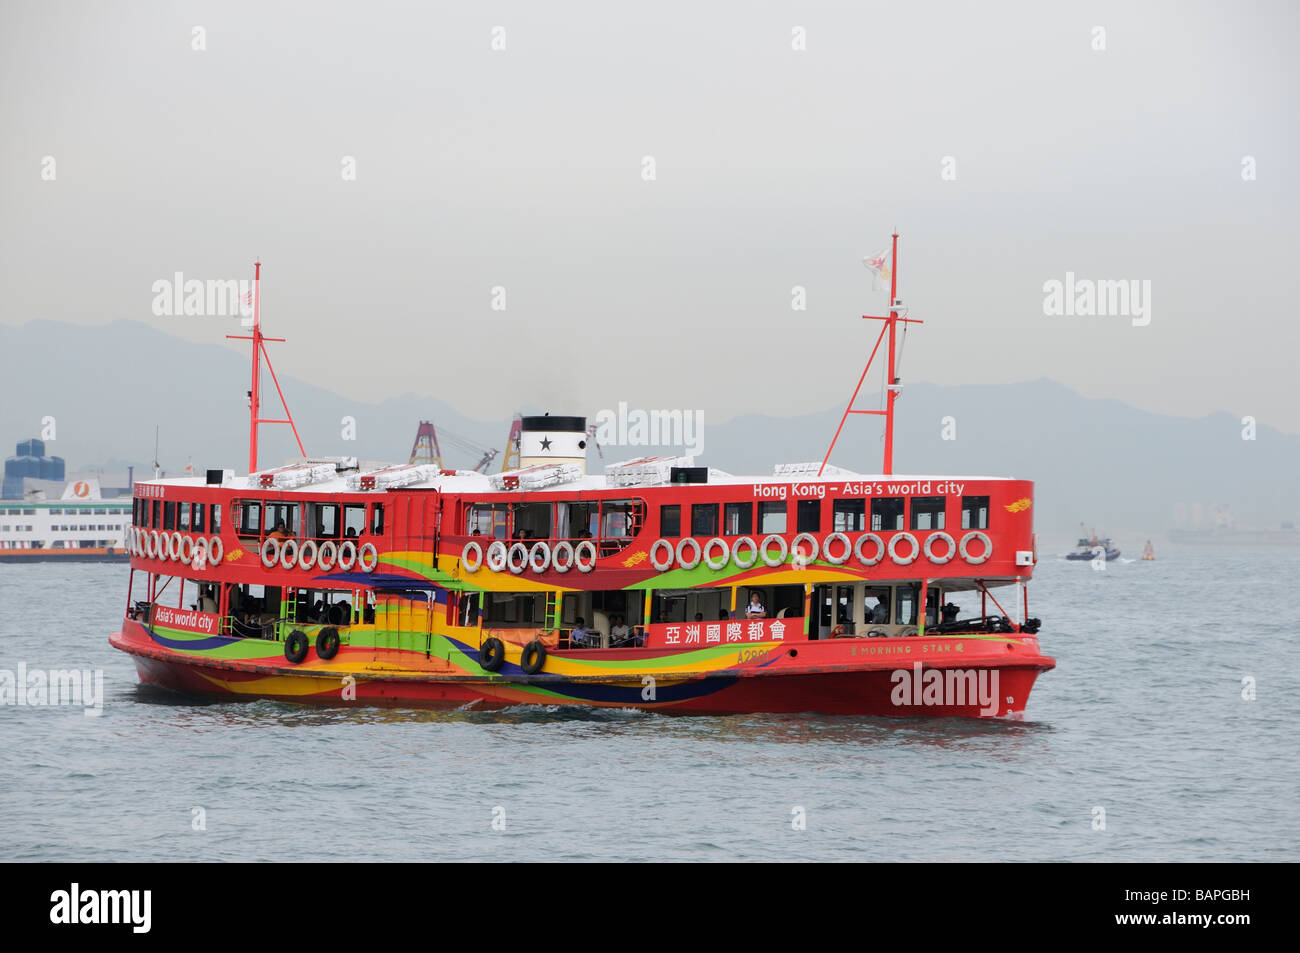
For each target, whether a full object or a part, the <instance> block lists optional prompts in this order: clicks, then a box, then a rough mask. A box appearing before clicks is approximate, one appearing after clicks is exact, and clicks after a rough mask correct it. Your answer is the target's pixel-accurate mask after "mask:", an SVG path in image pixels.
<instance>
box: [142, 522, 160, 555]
mask: <svg viewBox="0 0 1300 953" xmlns="http://www.w3.org/2000/svg"><path fill="white" fill-rule="evenodd" d="M144 548H145V555H146V556H148V557H149V558H150V559H157V558H158V531H157V530H156V529H151V530H149V536H148V537H147V538H146V540H145V546H144Z"/></svg>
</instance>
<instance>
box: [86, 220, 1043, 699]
mask: <svg viewBox="0 0 1300 953" xmlns="http://www.w3.org/2000/svg"><path fill="white" fill-rule="evenodd" d="M897 257H898V236H897V235H895V236H894V243H893V251H892V257H891V262H892V264H893V265H894V269H893V271H892V275H891V284H890V307H889V310H888V314H887V315H884V316H879V317H876V316H864V317H870V318H872V319H874V320H879V321H881V322H883V323H882V326H881V329H880V336H879V337H878V338H877V339H876V347H875V349H874V350H873V351H872V353H871V357H869V358H868V361H867V366H866V368H864V370H863V374H862V377H861V378H860V379H859V381H858V387H857V389H855V390H854V392H853V396H852V397H851V398H850V400H849V403H848V406H847V408H846V409H845V412H844V415H843V417H842V419H841V421H840V428H839V430H837V432H836V434H835V438H834V439H833V440H832V441H831V446H830V448H829V449H828V450H827V453H826V456H825V458H824V459H823V460H822V461H820V462H815V461H814V462H809V463H792V464H781V465H777V466H775V468H774V470H773V472H772V473H770V474H766V475H760V476H735V475H731V474H728V473H725V472H722V471H720V470H717V469H714V468H712V467H704V466H697V465H696V464H695V461H694V459H693V458H691V457H680V458H670V457H639V458H634V459H629V460H624V461H620V462H617V463H611V464H609V465H606V466H604V467H603V473H601V474H593V473H589V472H587V462H588V461H587V445H588V441H589V434H588V428H587V425H586V420H585V419H584V418H583V417H577V416H550V415H542V416H525V417H524V418H523V420H522V423H521V427H520V432H519V456H518V460H517V465H516V466H513V467H512V469H509V470H506V471H504V472H501V473H495V474H485V473H480V472H476V471H466V470H456V469H447V468H441V467H436V466H431V465H427V464H412V463H408V464H397V465H390V466H379V465H371V464H364V463H361V462H359V461H357V460H355V459H352V458H345V457H333V458H311V457H308V456H307V455H306V454H305V453H304V454H303V459H301V460H299V461H296V462H293V463H290V464H286V465H284V466H278V467H271V468H265V469H259V467H258V464H257V432H258V425H259V424H261V423H267V422H271V421H269V420H268V419H266V418H262V417H260V416H259V413H260V412H259V399H258V398H259V392H258V375H259V367H260V360H261V355H262V354H264V353H265V348H264V346H263V344H262V341H263V340H264V339H263V338H262V336H261V331H260V300H259V299H260V292H259V291H255V298H254V309H253V317H252V319H251V322H252V323H251V329H252V331H251V334H250V335H248V339H251V340H252V342H253V388H252V390H251V391H250V393H249V397H250V428H249V429H250V454H249V467H248V470H249V472H248V474H247V475H236V474H235V472H234V471H233V470H229V469H223V470H210V471H208V472H207V474H206V476H205V477H204V478H192V479H186V478H181V479H166V480H151V481H143V482H139V483H137V484H136V486H135V496H134V506H133V510H132V527H131V532H130V539H129V544H130V550H131V566H130V571H129V575H128V580H127V587H126V588H127V598H126V609H125V613H124V618H123V621H122V625H121V628H120V631H118V632H115V633H113V634H112V635H111V636H110V642H111V644H112V645H113V646H115V647H116V648H118V649H120V650H122V651H124V652H127V653H129V654H130V655H131V656H132V657H133V659H134V662H135V665H136V668H137V670H138V672H139V677H140V679H141V681H142V682H144V683H148V684H152V685H157V686H161V687H164V688H167V689H172V690H175V691H178V692H181V693H186V694H192V695H205V696H221V697H226V698H275V699H282V700H290V701H297V702H311V703H321V704H335V705H348V704H370V705H385V706H410V707H433V708H484V709H499V708H504V707H509V706H517V705H541V706H591V707H597V708H630V709H640V710H649V711H660V712H665V713H677V714H692V715H706V714H733V713H751V712H781V713H784V712H790V713H794V712H814V713H823V714H831V715H880V716H898V715H902V716H918V715H919V716H970V717H1008V716H1010V717H1019V716H1022V715H1023V712H1024V710H1025V706H1026V704H1027V702H1028V699H1029V694H1030V690H1031V689H1032V687H1033V685H1034V683H1035V680H1036V679H1037V677H1038V676H1039V674H1041V673H1043V672H1045V671H1048V670H1050V669H1052V668H1053V667H1054V666H1055V662H1054V660H1053V659H1052V658H1050V657H1048V656H1046V655H1044V654H1043V653H1042V651H1041V649H1040V647H1039V641H1038V630H1039V626H1040V623H1039V620H1038V619H1035V618H1031V617H1030V616H1029V603H1028V590H1027V586H1026V583H1027V582H1028V581H1029V579H1030V577H1031V575H1032V573H1033V568H1034V565H1035V562H1036V554H1035V545H1034V533H1033V499H1034V488H1033V483H1032V482H1030V481H1028V480H1018V479H1012V478H1004V477H990V476H971V477H960V476H958V477H954V476H940V475H896V474H894V473H893V468H892V450H893V422H894V402H895V400H896V398H897V397H898V393H899V388H900V386H901V383H900V379H899V377H898V374H897V363H896V344H897V332H898V328H899V327H900V326H905V323H906V322H917V319H915V318H910V317H908V316H907V314H906V309H905V308H903V307H902V305H901V302H899V300H898V298H897V295H896V290H897ZM256 276H257V277H256V278H255V282H254V286H255V289H257V288H259V287H260V264H259V265H258V270H257V272H256ZM918 323H919V322H918ZM882 343H885V350H884V351H883V352H881V345H882ZM877 352H880V353H881V354H882V356H883V358H884V359H885V360H886V361H887V365H888V366H887V373H888V380H889V382H890V383H889V387H888V389H887V392H886V393H887V399H886V401H885V403H886V409H884V410H881V411H872V410H857V409H855V407H854V404H855V402H856V400H857V397H858V393H859V391H860V390H861V388H862V383H863V381H864V380H865V378H866V375H867V371H868V370H869V369H870V367H871V366H872V362H873V360H874V359H875V357H876V354H877ZM267 360H268V367H269V356H268V358H267ZM272 374H274V371H272ZM277 390H278V384H277ZM280 397H281V403H282V404H283V403H284V398H283V394H282V393H281V394H280ZM284 410H285V417H284V419H282V420H278V421H275V422H279V423H288V424H290V425H291V426H293V424H292V415H290V414H289V413H288V407H287V405H285V407H284ZM875 413H878V414H880V415H882V416H884V418H885V420H884V423H885V455H884V460H883V465H882V468H881V472H880V473H877V474H862V473H857V472H851V471H848V470H844V469H840V468H837V467H835V466H833V465H832V464H831V463H830V462H829V461H830V458H831V454H832V451H833V450H834V447H835V443H836V441H837V440H838V439H839V436H840V432H841V431H842V430H843V429H844V425H845V423H846V422H847V421H848V420H849V419H850V418H851V416H852V415H856V414H875ZM294 432H295V435H296V433H297V431H296V427H295V428H294ZM299 445H300V447H301V442H299ZM512 462H514V461H512ZM954 599H957V600H961V601H962V602H964V603H965V604H966V605H967V606H968V607H969V608H968V609H967V610H966V612H965V617H964V618H962V617H960V616H962V615H963V612H962V610H961V609H959V607H958V605H957V604H956V602H954V601H953V600H954Z"/></svg>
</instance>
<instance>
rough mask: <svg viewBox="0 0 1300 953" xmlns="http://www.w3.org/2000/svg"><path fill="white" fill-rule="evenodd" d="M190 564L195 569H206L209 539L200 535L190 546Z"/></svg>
mask: <svg viewBox="0 0 1300 953" xmlns="http://www.w3.org/2000/svg"><path fill="white" fill-rule="evenodd" d="M190 565H191V566H193V567H194V568H195V569H199V570H202V569H206V568H207V565H208V541H207V540H206V539H204V538H203V537H202V536H200V537H199V538H198V539H196V540H194V542H193V544H192V545H191V546H190Z"/></svg>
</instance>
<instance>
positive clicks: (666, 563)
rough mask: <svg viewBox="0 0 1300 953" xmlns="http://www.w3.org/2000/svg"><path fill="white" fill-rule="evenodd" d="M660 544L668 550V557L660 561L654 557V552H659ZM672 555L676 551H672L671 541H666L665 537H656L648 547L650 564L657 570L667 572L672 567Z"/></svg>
mask: <svg viewBox="0 0 1300 953" xmlns="http://www.w3.org/2000/svg"><path fill="white" fill-rule="evenodd" d="M660 546H662V547H664V548H665V549H667V550H668V557H667V558H666V559H664V560H663V561H662V562H661V561H660V560H658V559H656V558H655V553H657V552H659V547H660ZM674 555H676V553H675V552H674V551H673V544H672V543H670V542H668V540H666V539H656V540H655V541H654V545H653V546H651V547H650V565H651V566H654V567H655V569H656V570H657V571H659V572H667V571H668V570H669V569H671V568H672V565H673V556H674Z"/></svg>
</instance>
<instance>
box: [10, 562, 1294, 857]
mask: <svg viewBox="0 0 1300 953" xmlns="http://www.w3.org/2000/svg"><path fill="white" fill-rule="evenodd" d="M1298 577H1300V552H1296V551H1290V552H1288V551H1279V550H1273V551H1267V552H1253V551H1244V550H1243V551H1231V550H1223V551H1214V550H1208V549H1205V550H1197V549H1191V548H1189V549H1184V550H1175V549H1173V548H1172V547H1166V548H1165V551H1164V552H1163V553H1162V554H1161V559H1160V561H1158V562H1155V563H1143V562H1133V563H1112V564H1110V565H1108V566H1107V568H1106V569H1105V570H1104V571H1101V572H1097V571H1094V570H1092V569H1091V568H1090V567H1089V565H1088V564H1086V563H1082V564H1081V563H1067V562H1065V561H1063V560H1044V562H1043V563H1042V564H1041V565H1040V566H1039V568H1038V570H1037V571H1036V577H1035V580H1034V583H1033V584H1032V586H1031V589H1030V610H1031V614H1033V615H1036V616H1039V617H1041V618H1042V619H1043V623H1044V625H1043V631H1042V633H1041V639H1042V643H1043V647H1044V650H1045V651H1047V652H1048V653H1049V654H1051V655H1053V656H1055V657H1056V659H1057V662H1058V668H1057V669H1056V671H1054V672H1050V673H1048V674H1047V675H1045V676H1043V677H1042V678H1040V679H1039V681H1038V683H1037V686H1036V688H1035V689H1034V694H1033V695H1032V696H1031V699H1030V703H1029V712H1028V715H1027V717H1026V719H1025V720H1024V721H1022V722H993V723H990V722H975V721H964V720H939V719H934V720H930V719H908V720H896V719H873V718H843V717H841V718H828V717H818V716H774V715H768V716H762V715H749V716H733V717H719V718H682V717H672V716H662V715H648V714H640V713H635V712H612V713H611V712H583V711H562V710H557V711H548V710H540V709H516V710H511V711H507V712H504V713H497V714H488V713H462V712H456V713H430V712H420V711H391V710H375V709H355V708H350V709H337V710H335V709H317V708H301V707H296V706H292V705H285V704H280V703H274V702H245V703H221V704H198V703H193V702H185V701H177V700H176V699H175V698H173V697H171V696H167V695H160V694H158V693H154V692H151V691H148V690H145V689H142V688H140V687H138V686H137V683H136V676H135V669H134V666H133V665H132V663H131V661H130V659H129V658H128V657H127V656H125V655H123V654H121V653H119V652H117V651H115V650H113V649H111V648H110V647H109V645H108V642H107V635H108V633H109V632H110V631H111V630H112V629H113V628H114V627H115V624H116V621H117V620H118V619H119V618H120V616H121V610H122V607H123V605H124V603H125V569H124V568H123V567H121V566H104V565H84V566H67V567H57V568H51V567H49V566H5V567H0V669H8V670H11V671H14V670H16V669H17V667H18V664H19V663H20V662H25V663H26V665H27V666H28V668H29V669H36V668H40V669H63V668H72V667H77V668H91V669H102V670H103V672H104V679H105V700H104V708H103V712H102V715H101V716H100V717H85V716H84V715H83V714H82V713H81V711H80V710H79V709H74V708H36V707H13V706H8V707H3V708H0V745H2V746H3V751H4V757H3V758H2V759H0V843H3V844H4V845H5V847H6V851H5V853H6V857H7V859H14V860H66V861H81V860H127V859H130V860H175V859H192V860H370V859H390V860H514V859H518V860H532V859H555V860H586V859H648V860H706V861H707V860H727V859H768V860H1121V861H1123V860H1183V861H1190V860H1266V859H1267V860H1297V859H1300V850H1298V849H1297V845H1298V844H1300V819H1298V817H1300V806H1298V805H1300V757H1298V756H1297V750H1298V748H1300V746H1298V745H1297V742H1296V728H1297V724H1300V676H1298V675H1297V663H1298V662H1300V657H1298V656H1300V653H1298V651H1297V636H1296V628H1297V627H1296V616H1297V613H1296V611H1295V607H1294V602H1293V600H1294V595H1295V593H1294V582H1295V580H1296V579H1297V578H1298ZM1244 676H1252V677H1253V678H1254V679H1255V680H1256V691H1257V697H1256V698H1255V700H1253V701H1246V700H1244V699H1243V697H1242V693H1243V682H1242V679H1243V677H1244ZM198 808H201V809H202V810H203V812H204V821H205V825H206V829H205V830H201V831H196V830H194V829H193V821H194V818H195V816H196V815H195V810H196V809H198ZM1097 808H1102V809H1104V811H1105V829H1104V830H1096V829H1094V825H1095V821H1096V819H1097V818H1098V817H1099V815H1098V814H1097V812H1096V809H1097ZM799 812H802V815H801V816H802V817H803V818H804V819H805V821H806V829H803V830H797V829H794V824H792V822H793V821H795V820H796V819H797V818H798V817H799V816H800V813H799ZM494 816H495V817H496V818H498V819H500V818H501V817H504V821H505V829H504V830H496V829H494V827H493V819H494Z"/></svg>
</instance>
